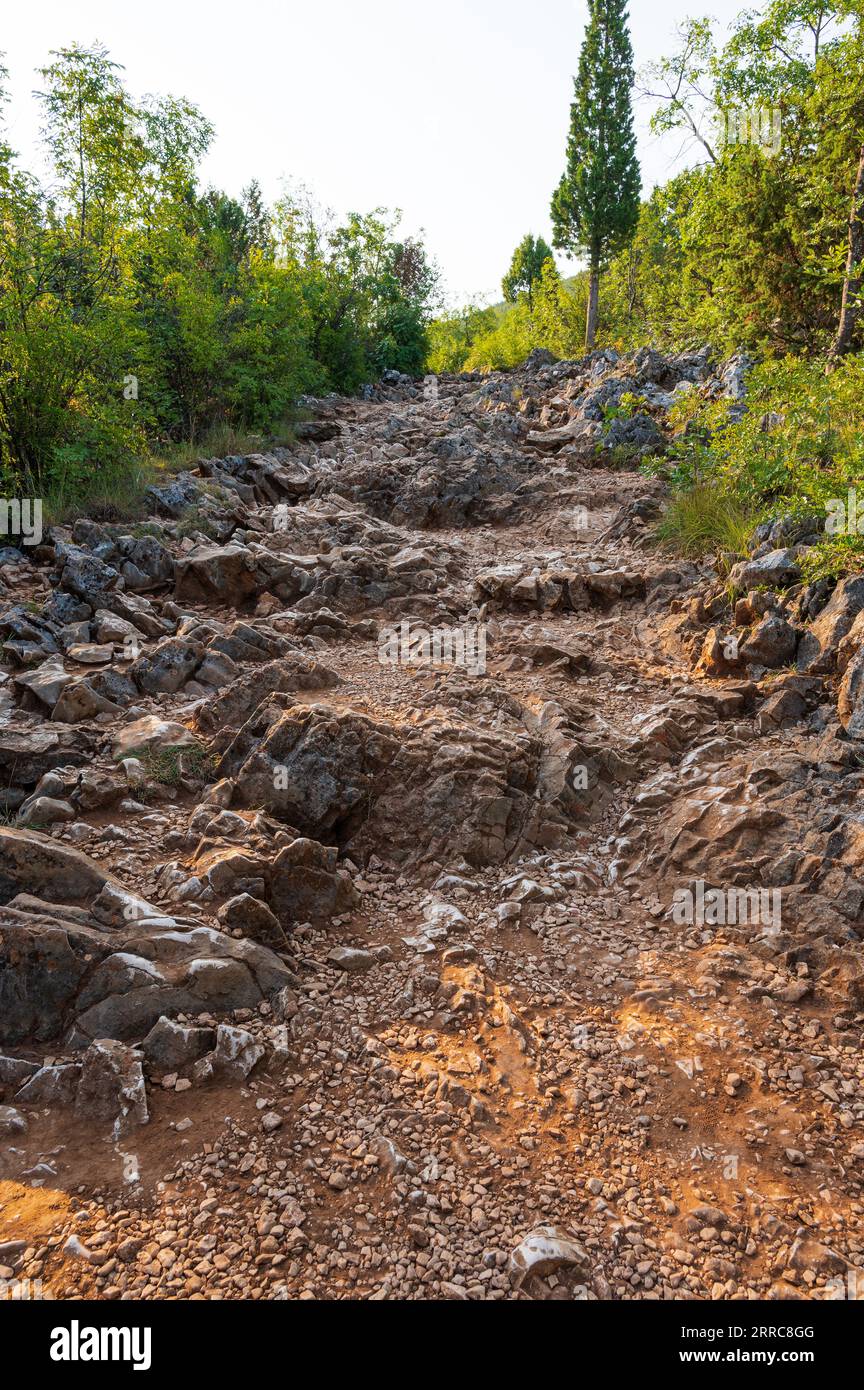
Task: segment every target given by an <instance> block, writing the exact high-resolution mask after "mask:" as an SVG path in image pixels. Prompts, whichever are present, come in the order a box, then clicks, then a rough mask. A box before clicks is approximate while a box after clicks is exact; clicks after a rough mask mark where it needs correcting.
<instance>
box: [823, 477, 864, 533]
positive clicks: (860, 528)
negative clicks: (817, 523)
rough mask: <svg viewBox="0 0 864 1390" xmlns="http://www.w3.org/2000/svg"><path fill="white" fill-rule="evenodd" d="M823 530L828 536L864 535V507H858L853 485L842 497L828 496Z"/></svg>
mask: <svg viewBox="0 0 864 1390" xmlns="http://www.w3.org/2000/svg"><path fill="white" fill-rule="evenodd" d="M825 531H826V533H827V534H828V535H829V536H864V508H862V509H861V510H859V508H858V494H857V492H856V491H855V488H854V487H850V488H849V489H848V490H847V492H846V497H845V499H844V498H842V497H829V498H828V501H827V502H826V503H825Z"/></svg>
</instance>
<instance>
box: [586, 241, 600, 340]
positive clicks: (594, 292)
mask: <svg viewBox="0 0 864 1390" xmlns="http://www.w3.org/2000/svg"><path fill="white" fill-rule="evenodd" d="M599 303H600V265H599V262H598V261H593V260H592V262H591V270H590V274H589V279H588V316H587V318H586V320H585V351H586V352H593V351H594V340H595V338H596V337H597V315H598V307H599Z"/></svg>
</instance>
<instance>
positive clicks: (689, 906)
mask: <svg viewBox="0 0 864 1390" xmlns="http://www.w3.org/2000/svg"><path fill="white" fill-rule="evenodd" d="M780 896H781V895H780V889H779V888H706V887H705V880H704V879H701V878H700V879H698V880H697V882H696V883H695V884H694V886H693V887H692V888H676V889H675V892H674V893H673V894H672V921H673V922H674V923H675V924H676V926H691V927H692V926H697V927H725V926H729V927H734V926H760V927H765V928H766V930H768V931H773V932H779V930H780V926H781V922H782V910H781V901H780Z"/></svg>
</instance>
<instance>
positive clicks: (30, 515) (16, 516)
mask: <svg viewBox="0 0 864 1390" xmlns="http://www.w3.org/2000/svg"><path fill="white" fill-rule="evenodd" d="M0 536H15V537H16V538H17V539H18V540H20V541H21V544H22V545H39V544H40V542H41V540H42V498H41V497H0Z"/></svg>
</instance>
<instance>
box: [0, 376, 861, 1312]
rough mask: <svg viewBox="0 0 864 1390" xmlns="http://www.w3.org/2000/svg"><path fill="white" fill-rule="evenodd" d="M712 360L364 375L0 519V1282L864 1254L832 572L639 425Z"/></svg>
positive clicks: (815, 1294)
mask: <svg viewBox="0 0 864 1390" xmlns="http://www.w3.org/2000/svg"><path fill="white" fill-rule="evenodd" d="M745 365H746V364H743V363H742V362H741V361H739V360H733V361H732V362H730V363H727V364H724V365H723V366H722V367H719V368H718V367H715V366H714V365H713V364H711V363H710V362H709V360H708V356H707V354H706V353H699V354H690V355H684V356H680V357H677V358H664V357H662V356H660V355H659V354H657V353H656V352H653V351H650V350H647V349H646V350H642V351H641V352H639V353H637V354H633V355H631V356H630V357H627V358H622V359H619V358H617V357H616V355H615V354H614V353H612V352H607V353H594V354H592V355H591V356H590V357H588V358H585V359H582V360H581V361H579V362H562V363H555V362H554V360H552V359H550V358H549V355H548V354H543V353H538V354H534V355H532V358H531V359H529V361H528V362H527V363H526V364H525V367H524V368H522V369H519V370H518V371H514V372H509V373H493V374H492V375H490V376H483V377H481V376H479V375H474V376H456V377H444V376H442V377H439V378H431V379H429V378H427V380H426V381H425V382H411V381H409V380H408V379H407V378H404V377H399V376H397V375H396V374H394V373H391V374H388V376H387V378H386V379H385V380H384V381H382V382H381V383H380V384H379V385H378V386H376V387H375V388H373V389H370V390H367V392H366V395H367V397H368V398H367V399H363V400H344V399H337V398H328V399H327V400H323V401H307V402H306V403H305V404H306V406H307V410H306V414H307V415H308V416H309V417H310V418H308V419H307V420H306V421H305V423H303V424H301V425H300V426H299V427H298V438H297V442H296V444H295V445H294V446H293V447H292V448H290V449H280V450H276V451H275V452H274V453H272V454H259V455H250V456H246V457H232V458H227V459H219V460H216V459H209V460H201V461H200V463H199V464H198V465H197V467H196V468H194V469H192V470H190V471H189V472H186V473H182V474H179V475H178V476H177V477H175V478H171V479H170V480H169V481H168V482H166V483H165V484H164V485H160V486H158V487H155V488H153V489H151V490H150V502H151V510H152V517H151V520H150V521H149V522H148V523H146V524H144V525H138V526H135V527H132V528H130V527H129V526H128V525H127V526H126V527H124V526H123V525H120V524H109V523H107V522H106V523H96V522H92V521H88V520H81V521H78V522H76V523H75V525H74V526H72V527H69V528H63V527H55V528H52V530H51V531H50V532H49V533H48V534H46V535H45V536H44V537H43V538H42V541H41V543H40V544H39V545H38V546H36V547H33V548H32V549H30V550H26V549H20V550H14V549H12V548H7V549H6V550H3V551H0V581H2V586H3V587H2V590H0V592H2V596H3V597H2V604H0V632H2V634H3V635H4V639H5V640H4V642H3V649H2V659H3V662H4V663H5V666H4V670H5V677H4V684H3V685H2V687H0V717H2V723H0V768H2V771H3V773H4V774H5V776H4V778H3V781H4V783H5V784H6V785H7V788H8V789H7V790H6V791H5V793H4V797H5V802H4V822H3V824H2V825H0V904H2V906H0V1051H2V1055H0V1138H2V1147H0V1278H3V1279H13V1278H14V1279H16V1280H25V1279H26V1280H40V1281H41V1283H42V1289H43V1293H44V1295H45V1296H48V1297H54V1298H59V1299H62V1298H69V1297H79V1296H83V1297H87V1298H106V1299H152V1298H157V1299H162V1298H165V1299H184V1298H193V1299H237V1298H254V1299H273V1298H278V1299H295V1298H302V1299H313V1298H344V1299H358V1298H359V1299H370V1298H371V1299H420V1298H423V1299H469V1300H476V1299H481V1300H482V1299H496V1300H502V1299H503V1300H507V1299H517V1300H525V1299H550V1298H551V1299H573V1298H576V1299H589V1300H590V1299H609V1298H612V1299H715V1300H718V1299H719V1300H724V1299H731V1300H737V1299H752V1298H759V1299H766V1298H772V1299H773V1298H781V1299H782V1298H803V1299H808V1298H814V1299H826V1298H838V1297H843V1298H849V1297H853V1298H854V1297H856V1296H857V1289H858V1288H859V1287H860V1288H861V1289H862V1291H864V1284H860V1285H859V1284H857V1283H856V1280H857V1276H858V1268H859V1266H860V1265H861V1264H862V1260H864V1243H862V1239H864V1237H862V1210H864V1209H862V1204H861V1203H862V1159H864V1062H862V1052H861V1030H862V1022H864V962H862V954H864V952H862V941H861V932H862V923H864V883H862V881H861V880H860V879H859V878H858V877H857V874H858V871H859V868H860V866H861V863H862V859H864V816H862V813H861V810H860V795H861V788H862V785H864V758H862V751H864V744H862V743H861V742H860V741H859V740H860V737H861V736H862V733H864V722H862V723H861V724H860V727H859V721H862V720H864V713H862V712H864V703H862V704H860V706H859V701H860V699H861V694H860V692H861V688H862V686H861V677H860V674H859V668H860V669H864V645H862V638H864V617H861V614H864V579H858V578H855V579H851V580H843V581H841V582H840V584H838V585H837V586H836V588H834V589H833V591H832V590H831V587H830V586H827V585H825V584H822V585H813V586H807V585H805V584H804V583H803V582H801V578H800V572H799V571H798V567H797V560H798V557H799V555H800V553H801V548H802V547H803V546H806V544H807V543H808V537H807V535H806V530H804V531H801V530H800V528H799V531H798V532H796V531H795V528H794V526H793V525H792V524H791V523H789V522H788V521H786V520H785V519H783V518H779V519H778V521H777V522H776V524H775V525H774V526H773V527H770V526H769V527H765V528H762V532H761V533H760V535H759V536H758V538H757V540H758V543H757V545H756V548H755V550H754V552H753V554H752V555H751V556H750V557H749V558H748V559H746V560H745V561H742V562H740V563H739V564H738V565H737V567H736V568H734V569H733V570H732V572H731V574H728V575H724V574H722V573H720V572H719V571H718V570H716V569H715V568H714V567H713V566H712V564H710V563H708V562H704V563H701V564H692V563H690V562H688V561H684V560H681V559H679V558H677V557H675V556H674V555H671V554H669V553H664V552H663V551H662V550H660V549H659V548H658V547H657V545H656V544H655V543H654V541H653V539H652V535H651V529H652V524H653V522H654V520H655V519H656V517H657V515H658V513H659V510H660V506H661V503H662V498H663V492H664V485H663V484H662V483H661V482H660V481H658V480H656V479H654V478H650V477H648V476H646V475H645V474H643V473H642V472H640V471H639V469H638V464H639V462H640V461H641V460H642V458H644V457H645V456H648V455H651V454H660V453H662V451H663V449H664V448H665V445H666V440H667V437H668V420H667V415H668V411H669V409H670V407H671V405H672V404H673V402H674V401H675V400H676V399H677V398H678V397H679V396H680V394H681V393H682V392H685V391H699V392H701V393H703V394H706V395H713V396H716V397H725V398H727V399H728V400H729V403H730V408H733V409H734V408H740V403H741V401H742V400H743V399H744V391H745V385H744V381H745V377H744V367H745ZM634 392H638V393H639V395H640V397H641V399H642V400H643V401H644V402H645V405H644V406H643V407H642V410H641V413H636V414H635V415H634V414H628V413H627V412H622V413H621V414H616V413H615V411H614V409H613V410H612V411H610V409H609V407H613V408H614V407H615V406H616V405H618V404H619V403H620V401H621V398H622V397H623V396H624V395H626V394H627V393H630V394H631V395H632V393H634ZM622 460H623V462H622ZM712 891H713V894H714V896H713V897H712ZM688 895H689V896H688ZM682 903H683V907H682V906H681V905H682ZM718 903H719V905H720V906H719V908H718V906H717V904H718ZM688 904H689V906H688Z"/></svg>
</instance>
